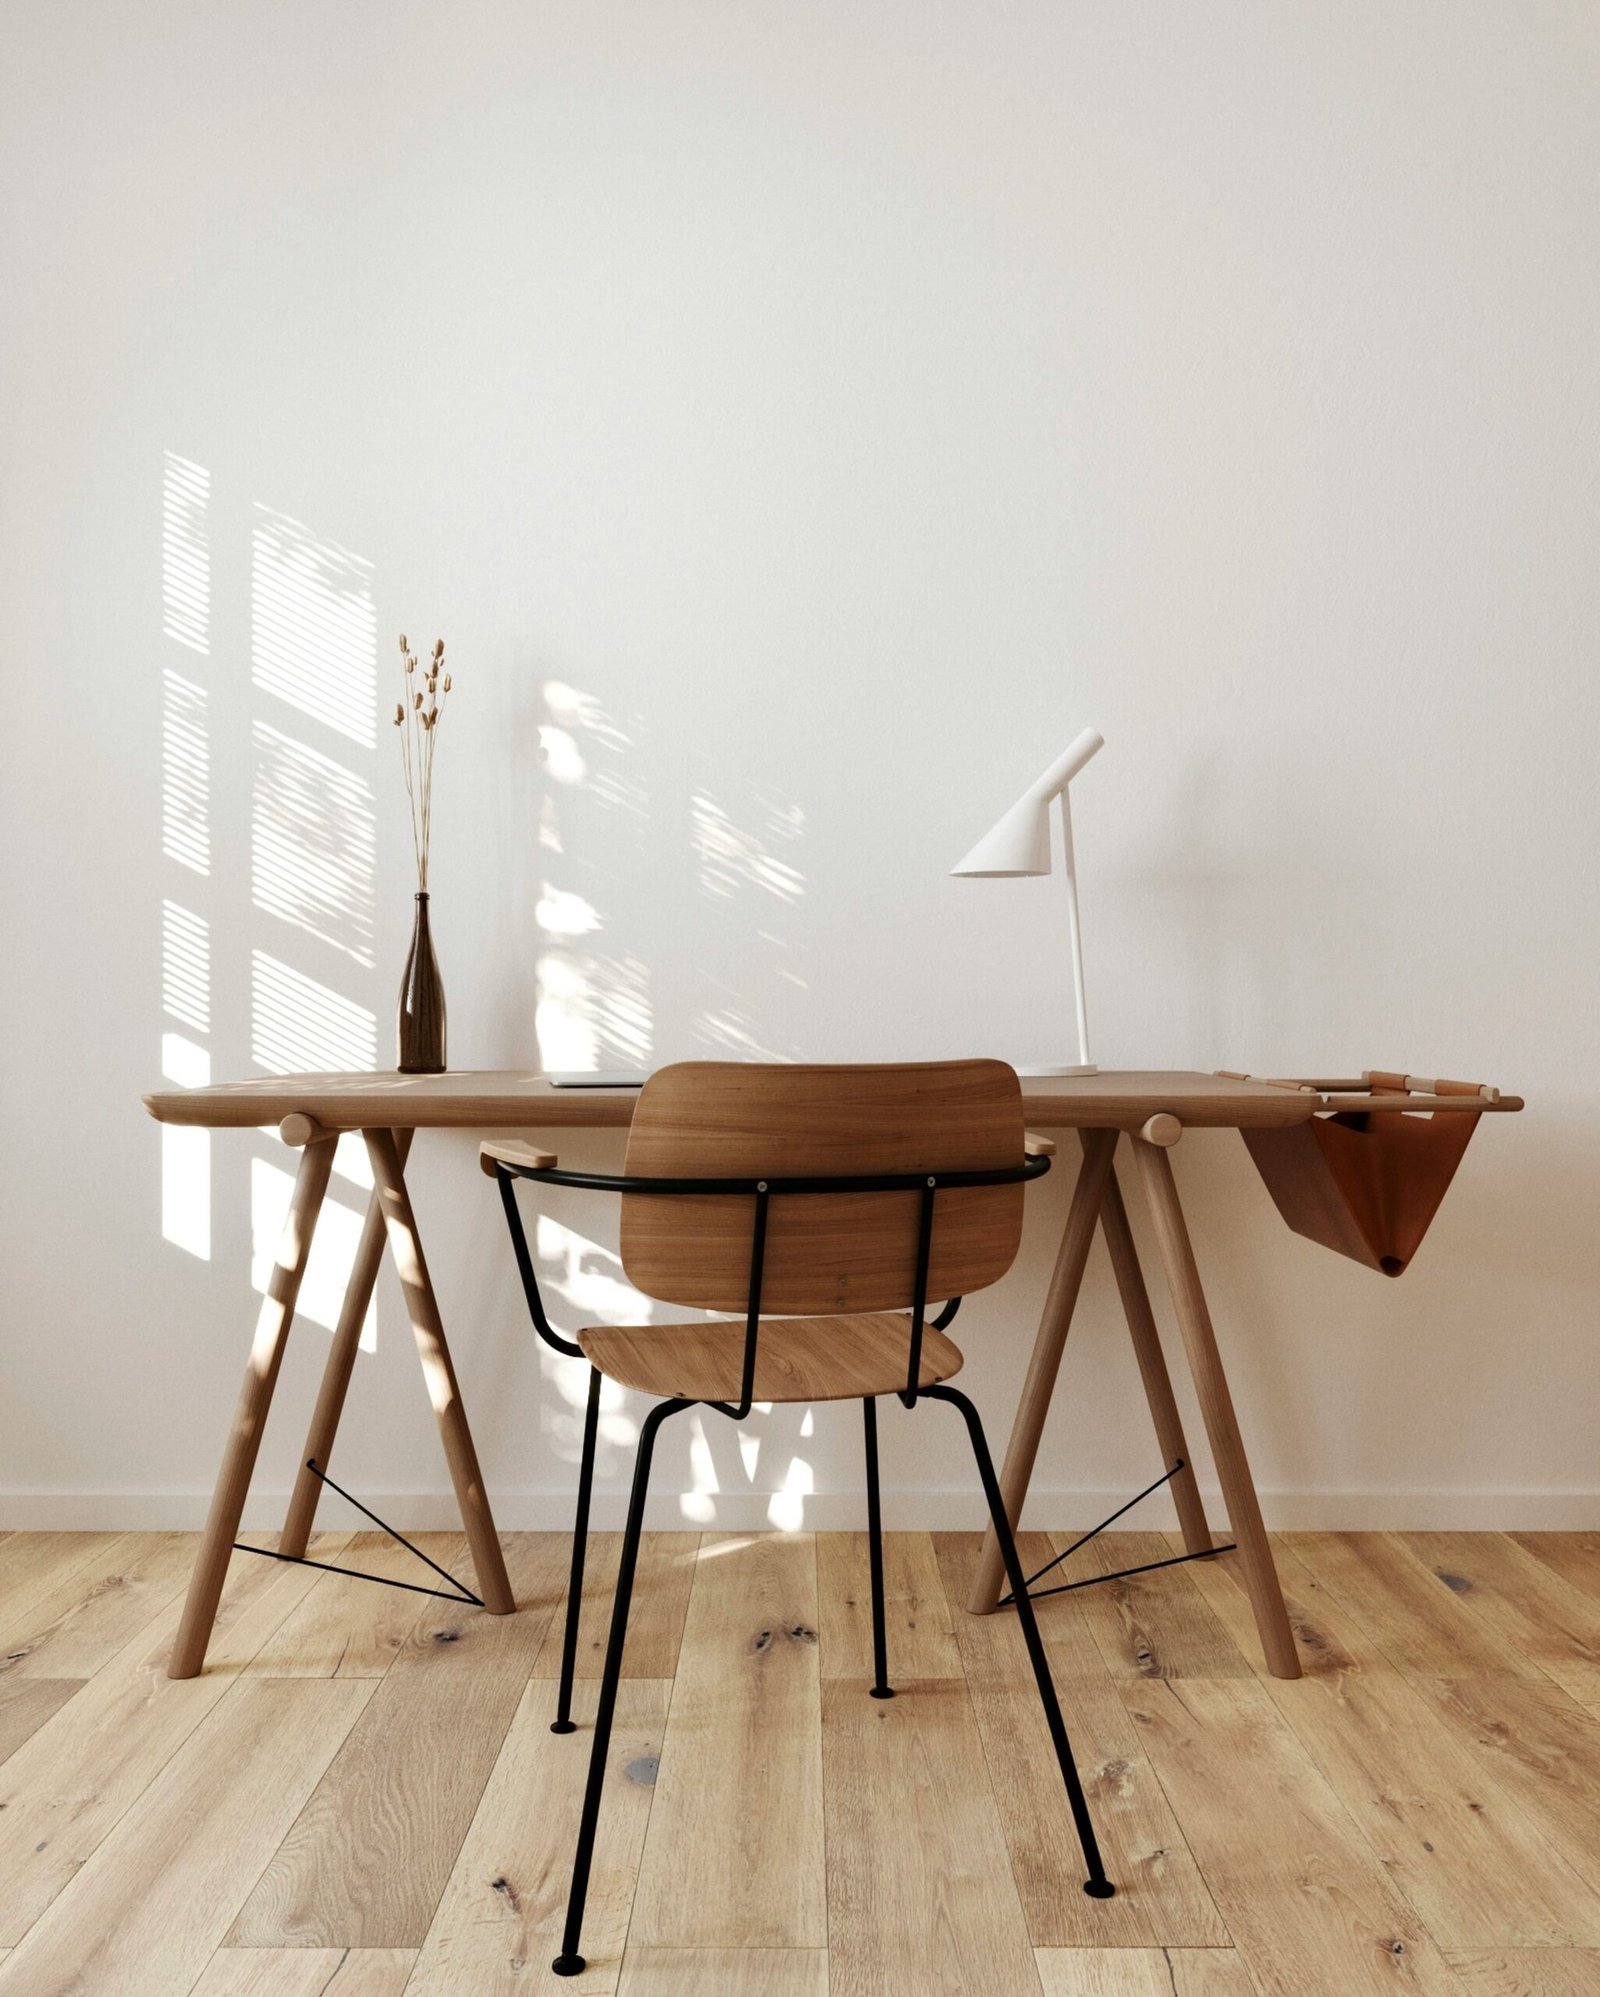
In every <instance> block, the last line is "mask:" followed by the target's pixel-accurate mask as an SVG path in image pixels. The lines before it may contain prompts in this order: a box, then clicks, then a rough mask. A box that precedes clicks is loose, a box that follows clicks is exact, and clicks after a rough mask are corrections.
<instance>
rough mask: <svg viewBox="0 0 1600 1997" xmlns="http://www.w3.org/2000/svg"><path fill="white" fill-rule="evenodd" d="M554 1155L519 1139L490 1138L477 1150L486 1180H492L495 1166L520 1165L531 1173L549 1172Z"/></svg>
mask: <svg viewBox="0 0 1600 1997" xmlns="http://www.w3.org/2000/svg"><path fill="white" fill-rule="evenodd" d="M555 1163H556V1154H555V1153H554V1152H553V1151H541V1150H540V1149H539V1148H538V1146H537V1145H534V1144H524V1143H523V1142H522V1140H521V1138H519V1137H491V1138H490V1139H489V1140H488V1142H487V1143H485V1144H483V1145H481V1146H480V1147H479V1150H478V1165H479V1169H480V1170H481V1171H482V1172H483V1174H484V1176H485V1177H486V1178H490V1179H492V1178H493V1177H494V1174H495V1167H496V1166H497V1165H511V1166H517V1165H521V1166H523V1167H525V1168H526V1169H527V1170H529V1171H533V1172H549V1171H553V1170H554V1169H555Z"/></svg>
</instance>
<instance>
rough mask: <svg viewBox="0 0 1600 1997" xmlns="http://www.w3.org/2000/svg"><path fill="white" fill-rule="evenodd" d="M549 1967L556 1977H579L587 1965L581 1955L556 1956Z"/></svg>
mask: <svg viewBox="0 0 1600 1997" xmlns="http://www.w3.org/2000/svg"><path fill="white" fill-rule="evenodd" d="M550 1967H551V1968H552V1969H553V1970H554V1971H555V1973H556V1975H557V1976H581V1975H582V1974H583V1972H584V1970H585V1969H586V1968H587V1967H588V1964H587V1963H586V1962H585V1960H584V1958H583V1957H582V1956H581V1955H558V1956H557V1957H556V1959H555V1961H554V1962H553V1963H551V1965H550Z"/></svg>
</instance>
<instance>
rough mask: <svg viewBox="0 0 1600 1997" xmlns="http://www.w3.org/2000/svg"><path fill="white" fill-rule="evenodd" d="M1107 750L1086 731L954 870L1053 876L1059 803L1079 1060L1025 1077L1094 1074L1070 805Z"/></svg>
mask: <svg viewBox="0 0 1600 1997" xmlns="http://www.w3.org/2000/svg"><path fill="white" fill-rule="evenodd" d="M1104 747H1105V737H1104V736H1103V735H1102V734H1101V733H1100V731H1099V729H1097V728H1086V729H1084V731H1083V733H1082V734H1081V735H1079V736H1078V737H1077V738H1076V740H1075V741H1073V742H1072V743H1071V744H1070V745H1069V746H1068V747H1067V749H1066V750H1064V751H1063V753H1062V754H1061V755H1060V756H1058V757H1057V758H1056V760H1055V761H1054V762H1053V763H1052V764H1051V765H1050V767H1049V769H1047V770H1046V771H1045V772H1044V774H1043V775H1042V776H1041V777H1040V778H1039V780H1038V781H1037V782H1036V783H1034V784H1032V785H1030V786H1029V788H1028V789H1027V790H1026V791H1024V792H1023V794H1022V796H1021V797H1020V798H1018V799H1017V801H1016V803H1015V804H1014V805H1013V806H1012V807H1011V809H1010V810H1009V811H1008V812H1007V813H1006V815H1005V816H1004V818H1002V819H1001V820H1000V821H999V823H998V824H996V825H994V826H992V827H991V828H990V830H989V831H987V832H986V833H985V834H984V835H983V837H982V838H981V839H980V840H979V841H978V843H977V845H976V846H974V847H973V849H972V851H971V852H970V853H969V854H968V855H967V856H966V858H965V859H964V860H961V861H960V862H958V864H957V865H955V866H953V867H952V868H951V869H950V871H951V873H952V874H969V875H975V876H979V877H984V878H989V879H995V878H1014V877H1015V876H1017V875H1019V874H1048V873H1049V872H1050V805H1051V802H1052V800H1053V799H1055V798H1060V800H1061V842H1062V848H1063V853H1064V859H1065V866H1066V876H1067V936H1068V941H1069V943H1070V946H1071V950H1072V991H1073V997H1074V999H1075V1001H1076V1006H1077V1015H1078V1058H1077V1060H1076V1061H1075V1062H1072V1063H1070V1064H1068V1065H1066V1066H1063V1067H1047V1068H1024V1069H1022V1070H1021V1071H1020V1072H1021V1073H1023V1074H1025V1075H1092V1074H1094V1073H1095V1064H1094V1063H1093V1061H1091V1060H1090V1059H1089V1009H1088V1004H1087V1002H1086V1000H1085V997H1084V990H1083V938H1082V935H1081V934H1080V931H1079V927H1078V873H1077V864H1076V861H1075V859H1074V855H1073V850H1072V805H1071V801H1070V797H1069V794H1068V787H1069V785H1070V784H1071V782H1072V779H1073V778H1074V777H1075V776H1076V775H1077V774H1078V772H1079V771H1080V770H1081V769H1082V768H1083V766H1084V764H1085V763H1087V762H1088V760H1089V758H1090V757H1091V756H1093V755H1095V754H1096V753H1097V751H1099V750H1101V749H1103V748H1104Z"/></svg>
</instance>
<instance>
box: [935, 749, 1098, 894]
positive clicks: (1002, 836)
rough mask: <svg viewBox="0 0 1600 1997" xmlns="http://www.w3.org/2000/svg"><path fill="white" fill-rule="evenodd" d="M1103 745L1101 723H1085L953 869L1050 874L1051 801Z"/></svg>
mask: <svg viewBox="0 0 1600 1997" xmlns="http://www.w3.org/2000/svg"><path fill="white" fill-rule="evenodd" d="M1104 747H1105V737H1104V736H1103V735H1102V734H1101V733H1100V731H1099V730H1098V729H1097V728H1086V729H1084V731H1083V733H1082V734H1081V735H1079V736H1078V737H1077V738H1076V740H1074V741H1073V742H1072V743H1070V744H1069V745H1068V747H1067V748H1066V749H1065V750H1063V752H1062V753H1061V755H1059V756H1058V757H1057V758H1056V760H1055V761H1054V762H1053V763H1052V764H1051V765H1050V767H1049V769H1047V770H1046V771H1045V772H1044V774H1043V775H1042V776H1041V777H1040V778H1039V779H1038V781H1037V782H1036V783H1033V784H1031V785H1030V786H1029V787H1028V789H1027V790H1026V791H1024V792H1023V794H1022V796H1021V797H1019V798H1018V799H1017V801H1016V803H1015V804H1014V805H1012V807H1011V809H1010V810H1009V811H1008V812H1007V813H1006V815H1005V816H1004V818H1002V819H1001V820H1000V821H999V823H998V824H996V825H993V826H991V827H990V829H989V830H988V831H987V832H986V833H985V834H984V835H983V837H982V838H981V839H980V840H979V841H978V843H977V845H976V846H974V847H973V849H972V851H971V852H970V853H968V854H967V855H966V857H965V858H964V859H963V860H960V861H958V862H957V864H956V865H955V866H953V867H952V868H951V869H950V871H951V873H952V874H987V875H1006V874H1048V873H1049V871H1050V806H1051V804H1052V802H1053V801H1054V800H1055V799H1056V798H1057V797H1059V796H1060V794H1061V792H1062V791H1064V790H1065V789H1066V787H1067V785H1068V784H1069V783H1071V781H1072V779H1073V778H1074V777H1075V776H1076V775H1077V774H1078V772H1079V770H1081V769H1082V768H1083V766H1084V764H1085V763H1087V762H1088V760H1089V758H1090V757H1091V756H1092V755H1094V753H1095V752H1096V750H1098V749H1103V748H1104Z"/></svg>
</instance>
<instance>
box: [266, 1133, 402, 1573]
mask: <svg viewBox="0 0 1600 1997" xmlns="http://www.w3.org/2000/svg"><path fill="white" fill-rule="evenodd" d="M284 1121H285V1122H288V1121H289V1119H288V1118H287V1117H286V1118H285V1119H284ZM413 1134H414V1133H413V1132H411V1131H409V1130H397V1131H396V1132H395V1133H394V1148H395V1156H396V1157H397V1158H398V1159H399V1161H400V1163H401V1164H402V1165H404V1164H405V1162H406V1157H407V1155H408V1154H409V1152H410V1150H411V1139H412V1136H413ZM385 1238H386V1236H385V1229H384V1219H383V1201H382V1200H381V1199H380V1198H379V1196H378V1194H377V1192H376V1190H375V1191H374V1192H373V1194H372V1197H371V1198H370V1199H369V1200H368V1201H367V1215H366V1219H365V1220H364V1221H363V1222H362V1223H361V1239H360V1241H359V1242H358V1243H357V1244H356V1253H355V1260H354V1261H353V1262H352V1263H351V1264H350V1280H349V1281H348V1282H347V1283H346V1284H345V1289H344V1302H343V1303H342V1304H341V1305H340V1307H339V1322H338V1323H337V1325H335V1326H334V1332H333V1342H332V1344H331V1345H330V1346H329V1347H328V1358H327V1363H326V1364H325V1365H324V1366H323V1369H322V1385H321V1387H320V1388H319V1390H318V1392H317V1405H316V1408H315V1409H314V1410H313V1412H312V1416H311V1426H310V1428H309V1429H307V1431H306V1441H305V1447H304V1448H303V1449H302V1450H301V1452H300V1467H299V1469H298V1470H297V1471H296V1473H295V1480H294V1490H293V1492H292V1493H291V1495H290V1498H289V1510H288V1512H287V1514H286V1515H285V1517H284V1521H283V1532H282V1534H281V1536H280V1537H279V1540H278V1551H279V1552H280V1553H286V1554H288V1555H289V1556H290V1557H291V1558H292V1559H295V1560H301V1559H304V1557H305V1550H306V1547H307V1545H308V1544H309V1543H310V1539H311V1530H312V1527H313V1525H314V1524H315V1523H316V1517H317V1500H318V1499H319V1498H320V1497H321V1496H322V1480H321V1478H320V1477H316V1476H314V1475H313V1474H312V1473H311V1471H309V1470H308V1469H307V1468H306V1461H307V1459H308V1458H309V1459H310V1460H311V1461H313V1462H315V1463H316V1464H317V1465H318V1467H319V1468H321V1469H323V1470H326V1469H327V1467H328V1462H329V1459H330V1458H331V1457H332V1455H333V1439H334V1437H335V1436H336V1435H337V1434H338V1432H339V1417H340V1416H341V1415H342V1414H343V1413H344V1397H345V1394H346V1392H347V1391H348V1389H349V1386H350V1376H351V1374H352V1373H353V1372H354V1370H355V1363H356V1354H357V1353H358V1352H359V1351H360V1349H361V1332H362V1327H363V1326H364V1325H365V1324H366V1321H367V1307H368V1305H369V1304H370V1303H371V1302H372V1292H373V1289H374V1287H375V1286H376V1284H377V1281H378V1266H379V1264H380V1263H381V1262H382V1261H383V1248H384V1241H385Z"/></svg>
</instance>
